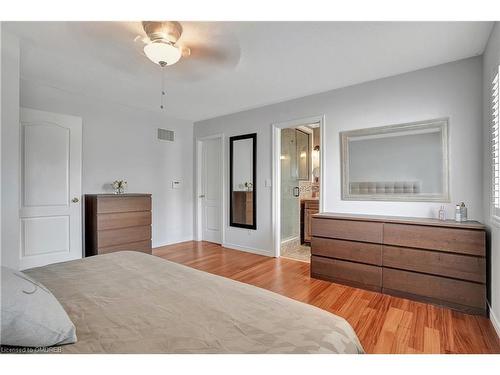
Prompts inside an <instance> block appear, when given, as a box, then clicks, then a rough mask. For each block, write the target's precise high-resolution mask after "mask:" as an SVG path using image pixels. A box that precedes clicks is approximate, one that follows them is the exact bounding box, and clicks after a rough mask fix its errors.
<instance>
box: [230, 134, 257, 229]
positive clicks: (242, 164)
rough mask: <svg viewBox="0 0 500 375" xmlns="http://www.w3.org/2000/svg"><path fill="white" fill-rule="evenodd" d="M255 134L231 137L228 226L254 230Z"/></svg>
mask: <svg viewBox="0 0 500 375" xmlns="http://www.w3.org/2000/svg"><path fill="white" fill-rule="evenodd" d="M256 148H257V134H255V133H254V134H246V135H240V136H236V137H231V138H230V140H229V158H230V161H229V163H230V176H229V179H230V189H231V192H230V204H229V206H230V223H229V225H230V226H233V227H240V228H247V229H256V228H257V222H256V221H257V218H256V184H255V181H256V176H255V174H256V170H255V168H256V167H255V161H256V155H255V151H256Z"/></svg>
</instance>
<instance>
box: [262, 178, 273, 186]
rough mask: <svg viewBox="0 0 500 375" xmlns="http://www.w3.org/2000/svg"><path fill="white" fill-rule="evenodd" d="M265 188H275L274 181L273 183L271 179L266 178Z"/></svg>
mask: <svg viewBox="0 0 500 375" xmlns="http://www.w3.org/2000/svg"><path fill="white" fill-rule="evenodd" d="M264 186H265V187H271V186H273V183H272V181H271V179H270V178H266V179H265V180H264Z"/></svg>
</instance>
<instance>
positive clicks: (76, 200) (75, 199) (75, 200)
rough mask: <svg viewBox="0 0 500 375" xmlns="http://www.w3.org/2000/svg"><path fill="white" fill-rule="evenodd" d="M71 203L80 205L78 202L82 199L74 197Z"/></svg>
mask: <svg viewBox="0 0 500 375" xmlns="http://www.w3.org/2000/svg"><path fill="white" fill-rule="evenodd" d="M71 202H73V203H78V202H80V199H78V198H77V197H74V198H73V199H72V200H71Z"/></svg>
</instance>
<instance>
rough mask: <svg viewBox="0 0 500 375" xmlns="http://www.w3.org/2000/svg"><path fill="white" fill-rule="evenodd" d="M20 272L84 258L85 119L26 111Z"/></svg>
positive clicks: (22, 153)
mask: <svg viewBox="0 0 500 375" xmlns="http://www.w3.org/2000/svg"><path fill="white" fill-rule="evenodd" d="M20 122H21V129H20V130H21V134H20V139H21V197H20V205H21V207H20V210H19V216H20V218H21V220H20V224H21V228H20V233H21V246H20V268H21V269H25V268H31V267H37V266H42V265H46V264H49V263H56V262H63V261H67V260H72V259H77V258H81V257H82V233H81V171H82V119H81V118H79V117H74V116H67V115H61V114H57V113H49V112H42V111H36V110H32V109H27V108H22V109H21V117H20Z"/></svg>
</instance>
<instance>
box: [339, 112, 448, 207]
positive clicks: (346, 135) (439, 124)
mask: <svg viewBox="0 0 500 375" xmlns="http://www.w3.org/2000/svg"><path fill="white" fill-rule="evenodd" d="M423 129H438V130H439V131H441V147H442V154H443V165H442V173H443V191H442V193H440V194H415V195H409V194H390V195H389V194H388V195H382V194H380V195H379V194H351V193H350V192H349V140H350V139H351V138H355V137H359V136H368V135H380V134H392V133H397V132H403V131H408V130H423ZM340 160H341V178H342V200H350V201H402V202H450V191H449V170H448V169H449V168H448V166H449V155H448V118H440V119H434V120H427V121H418V122H411V123H406V124H397V125H388V126H381V127H377V128H368V129H358V130H350V131H344V132H340Z"/></svg>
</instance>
